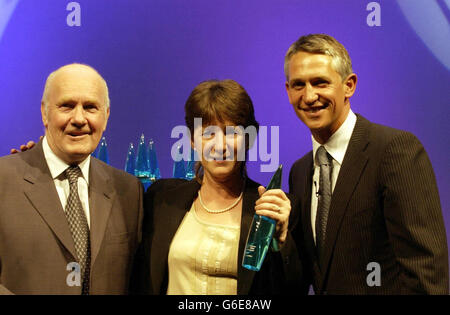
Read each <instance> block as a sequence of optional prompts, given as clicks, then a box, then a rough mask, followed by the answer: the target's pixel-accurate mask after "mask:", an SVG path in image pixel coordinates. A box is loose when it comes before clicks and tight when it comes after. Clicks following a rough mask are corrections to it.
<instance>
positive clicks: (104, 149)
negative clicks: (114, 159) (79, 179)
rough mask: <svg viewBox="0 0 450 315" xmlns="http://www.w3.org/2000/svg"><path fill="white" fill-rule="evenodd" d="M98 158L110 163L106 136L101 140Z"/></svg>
mask: <svg viewBox="0 0 450 315" xmlns="http://www.w3.org/2000/svg"><path fill="white" fill-rule="evenodd" d="M97 159H99V160H100V161H103V162H105V163H106V164H109V156H108V145H107V144H106V139H105V137H103V138H102V140H101V141H100V144H99V148H98V152H97Z"/></svg>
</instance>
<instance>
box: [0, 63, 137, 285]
mask: <svg viewBox="0 0 450 315" xmlns="http://www.w3.org/2000/svg"><path fill="white" fill-rule="evenodd" d="M109 112H110V109H109V97H108V88H107V85H106V82H105V81H104V79H103V78H102V77H101V76H100V75H99V74H98V73H97V71H95V70H94V69H93V68H91V67H89V66H86V65H81V64H71V65H67V66H64V67H61V68H60V69H58V70H56V71H55V72H53V73H51V74H50V75H49V77H48V79H47V82H46V84H45V89H44V93H43V97H42V103H41V113H42V121H43V124H44V126H45V137H44V138H43V140H41V141H40V142H39V143H38V144H37V145H36V146H35V147H34V148H32V149H30V150H28V151H26V152H22V153H19V154H14V155H10V156H6V157H2V158H0V196H1V202H0V293H3V294H5V293H6V294H8V293H13V294H126V293H127V292H128V291H127V290H128V285H129V277H130V271H131V266H132V263H133V256H134V253H135V251H136V248H137V245H138V243H139V241H140V238H141V221H142V213H143V211H142V204H143V201H142V193H143V192H142V186H141V184H140V182H139V181H138V180H137V179H136V178H135V177H133V176H131V175H129V174H126V173H125V172H122V171H119V170H117V169H114V168H112V167H110V166H108V165H106V164H104V163H103V162H101V161H99V160H97V159H95V158H93V157H91V156H90V154H91V153H92V152H93V151H94V150H95V148H96V147H97V145H98V143H99V141H100V139H101V136H102V133H103V131H104V130H105V129H106V125H107V121H108V117H109Z"/></svg>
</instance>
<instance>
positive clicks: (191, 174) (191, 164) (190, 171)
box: [186, 148, 197, 180]
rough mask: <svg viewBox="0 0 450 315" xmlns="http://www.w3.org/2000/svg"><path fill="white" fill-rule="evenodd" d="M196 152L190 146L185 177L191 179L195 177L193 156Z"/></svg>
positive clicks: (194, 156) (195, 155)
mask: <svg viewBox="0 0 450 315" xmlns="http://www.w3.org/2000/svg"><path fill="white" fill-rule="evenodd" d="M196 157H197V153H196V152H195V151H194V150H193V149H192V148H191V155H190V159H189V161H188V162H187V163H186V179H187V180H191V179H194V178H195V161H196V160H195V158H196Z"/></svg>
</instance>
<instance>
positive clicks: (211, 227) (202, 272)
mask: <svg viewBox="0 0 450 315" xmlns="http://www.w3.org/2000/svg"><path fill="white" fill-rule="evenodd" d="M239 232H240V227H239V226H233V225H223V224H217V223H209V222H206V221H202V219H200V218H199V217H198V216H197V214H196V210H195V206H192V207H191V210H190V211H189V212H187V213H186V216H185V217H184V219H183V222H182V223H181V226H180V228H179V229H178V231H177V233H176V234H175V237H174V239H173V241H172V244H171V246H170V251H169V285H168V289H167V294H189V295H217V294H227V295H231V294H236V293H237V264H236V261H238V245H239Z"/></svg>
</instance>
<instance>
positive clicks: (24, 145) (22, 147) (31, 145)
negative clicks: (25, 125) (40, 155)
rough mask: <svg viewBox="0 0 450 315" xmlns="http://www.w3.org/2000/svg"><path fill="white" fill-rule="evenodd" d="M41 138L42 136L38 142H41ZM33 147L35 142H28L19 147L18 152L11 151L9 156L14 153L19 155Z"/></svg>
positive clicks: (15, 150)
mask: <svg viewBox="0 0 450 315" xmlns="http://www.w3.org/2000/svg"><path fill="white" fill-rule="evenodd" d="M42 138H43V136H40V137H39V140H42ZM35 145H36V142H34V141H28V142H27V144H22V145H21V146H20V151H19V150H17V149H11V151H10V154H16V153H19V152H25V151H27V150H29V149H31V148H32V147H34V146H35Z"/></svg>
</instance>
